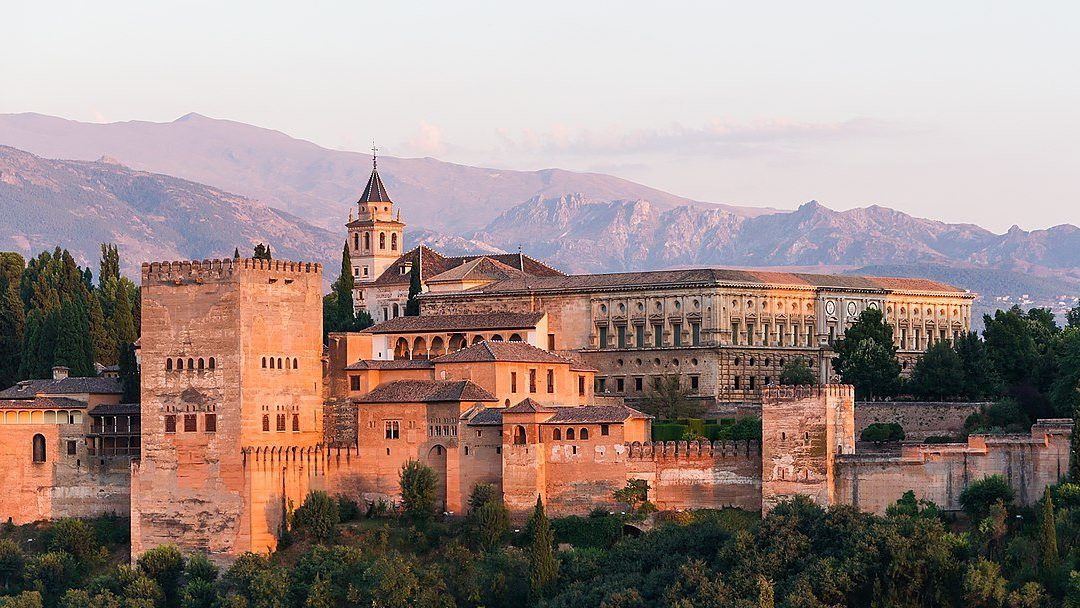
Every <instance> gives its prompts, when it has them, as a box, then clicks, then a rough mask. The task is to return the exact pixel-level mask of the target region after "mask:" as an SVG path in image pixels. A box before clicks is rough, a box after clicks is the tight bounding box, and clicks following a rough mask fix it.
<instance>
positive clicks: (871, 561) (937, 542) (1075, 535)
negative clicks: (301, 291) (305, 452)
mask: <svg viewBox="0 0 1080 608" xmlns="http://www.w3.org/2000/svg"><path fill="white" fill-rule="evenodd" d="M425 468H426V467H424V465H420V464H418V463H410V464H409V465H407V467H405V469H403V471H402V475H401V483H402V490H403V493H405V494H407V495H408V496H410V497H412V498H411V499H410V501H409V502H408V503H407V504H406V507H405V509H403V510H402V511H401V512H395V511H394V510H393V509H390V508H388V506H387V505H386V504H385V503H377V504H375V505H371V506H370V507H369V509H368V513H367V515H366V516H362V515H361V514H360V511H361V509H359V508H358V505H357V504H356V503H355V502H353V501H352V500H349V499H347V498H344V497H337V498H333V497H330V496H327V495H326V494H324V493H321V492H312V493H311V494H309V495H308V498H307V499H306V500H305V501H304V504H302V505H301V506H300V507H299V508H298V509H296V510H295V512H293V514H292V516H291V518H290V524H291V525H290V526H289V527H288V530H287V538H283V539H282V543H281V547H279V550H278V551H277V552H276V553H274V554H272V555H269V556H264V555H256V554H245V555H243V556H241V557H240V558H239V559H237V560H236V561H235V562H234V563H233V564H232V565H230V566H229V567H228V568H227V569H226V570H224V571H219V569H218V568H217V567H216V566H214V565H213V564H212V563H210V562H209V561H208V560H207V559H206V558H205V557H203V556H201V555H186V556H185V555H182V554H181V553H180V552H179V551H178V550H177V549H176V548H174V547H172V546H163V547H158V548H156V549H152V550H150V551H148V552H147V553H145V554H144V555H142V556H140V557H139V558H138V560H137V561H136V563H135V565H134V566H128V565H127V537H126V534H127V521H126V520H122V519H116V518H101V519H97V520H90V521H79V520H61V521H58V522H55V523H52V524H40V525H30V526H22V527H15V526H11V525H8V526H6V527H5V528H4V529H2V530H0V608H76V607H78V608H82V607H88V606H89V607H93V608H344V607H349V606H374V607H380V608H397V607H405V606H418V607H433V608H435V607H437V608H452V607H456V606H461V607H465V606H486V607H491V608H495V607H503V606H505V607H517V606H530V605H531V606H544V607H551V608H555V607H567V608H569V607H579V606H580V607H594V606H601V607H605V608H636V607H645V606H665V607H671V608H691V607H697V606H702V607H709V606H716V607H728V606H730V607H735V608H742V607H745V608H761V607H766V606H769V607H772V606H782V607H792V608H796V607H797V608H803V607H813V608H818V607H820V608H825V607H841V606H852V607H863V606H879V607H882V608H886V607H913V608H915V607H929V606H935V607H937V606H940V607H946V608H947V607H951V606H956V607H960V606H984V607H1002V608H1005V607H1008V608H1039V607H1046V608H1049V607H1050V606H1066V607H1069V608H1080V572H1077V568H1078V565H1080V485H1075V484H1071V483H1063V484H1061V485H1058V486H1056V487H1054V488H1052V489H1050V490H1048V491H1047V493H1046V495H1045V496H1044V497H1043V499H1042V501H1041V502H1040V503H1039V504H1038V505H1037V506H1036V507H1035V508H1018V507H1016V506H1014V504H1013V502H1012V501H1013V496H1012V491H1011V490H1010V488H1009V486H1008V484H1007V483H1006V482H1005V480H1004V479H1002V478H999V477H991V478H987V479H984V480H981V481H977V482H975V483H973V484H972V485H971V486H970V487H969V488H968V490H967V491H965V492H964V493H963V495H962V497H961V503H962V504H963V505H964V506H965V513H964V514H963V515H961V516H959V517H956V516H950V517H947V516H945V515H943V514H942V513H941V511H940V510H939V509H938V508H937V507H936V506H935V505H933V504H932V503H928V502H925V501H917V500H916V499H915V498H914V495H913V494H912V493H911V492H909V493H907V494H906V495H905V496H904V497H903V498H902V499H900V500H899V501H897V503H896V504H895V505H893V506H892V507H890V508H889V510H888V513H887V514H886V515H885V516H884V517H880V516H876V515H871V514H867V513H859V512H858V511H857V510H855V509H854V508H851V507H846V506H837V507H831V508H828V509H822V508H821V507H818V506H816V505H814V504H812V503H811V502H809V501H808V500H806V499H803V498H798V499H796V500H793V501H790V502H785V503H781V504H780V505H779V506H777V507H776V508H774V509H773V510H772V511H770V512H769V514H768V515H767V516H765V517H764V518H760V517H758V515H757V514H752V513H747V512H743V511H738V510H734V509H729V510H722V511H706V510H701V511H688V512H664V513H656V514H654V515H651V516H650V517H648V520H647V521H649V524H645V523H644V522H645V521H646V517H645V515H644V514H645V513H648V512H650V511H653V510H655V507H651V505H649V504H648V503H647V501H644V500H643V497H644V496H645V494H646V492H647V489H648V488H647V485H644V484H643V482H642V483H641V484H639V485H641V487H637V486H634V485H633V484H628V485H627V488H625V489H624V490H620V491H619V492H617V493H616V497H617V499H618V500H625V502H626V504H627V511H626V513H624V514H613V513H608V512H605V511H599V510H598V511H596V512H594V513H592V514H591V515H590V516H588V517H566V518H558V519H553V520H552V519H549V518H548V517H547V515H546V514H545V510H544V505H543V504H542V503H541V502H540V501H539V500H538V501H537V505H536V508H535V509H534V511H533V514H532V516H531V517H530V518H529V519H528V521H527V522H524V523H525V525H524V526H522V527H519V528H516V529H515V528H512V527H511V521H510V517H509V514H508V513H507V512H506V509H505V507H504V506H503V505H502V503H501V501H499V500H498V499H497V493H496V491H495V489H494V488H493V487H491V486H488V485H484V484H480V485H478V486H477V487H476V488H475V489H474V491H473V493H472V495H471V496H470V499H469V513H468V515H467V516H466V517H464V518H456V519H446V520H440V519H437V518H435V517H434V515H433V511H432V509H431V503H430V501H429V500H428V496H429V494H430V488H431V487H432V484H433V479H432V477H433V476H430V475H427V474H426V473H425V471H424V469H425ZM650 507H651V508H650ZM649 525H652V526H653V529H652V530H650V531H648V532H644V533H639V532H637V530H639V529H640V528H643V527H649ZM625 530H631V531H634V532H636V533H635V534H632V535H624V531H625Z"/></svg>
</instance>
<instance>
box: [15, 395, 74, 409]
mask: <svg viewBox="0 0 1080 608" xmlns="http://www.w3.org/2000/svg"><path fill="white" fill-rule="evenodd" d="M84 409H86V402H85V401H79V400H78V399H69V398H67V397H34V398H33V399H0V410H84Z"/></svg>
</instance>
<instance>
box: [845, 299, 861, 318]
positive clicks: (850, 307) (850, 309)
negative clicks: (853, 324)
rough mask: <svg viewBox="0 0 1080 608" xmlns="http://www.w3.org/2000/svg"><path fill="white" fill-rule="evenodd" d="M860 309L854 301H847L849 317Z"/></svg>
mask: <svg viewBox="0 0 1080 608" xmlns="http://www.w3.org/2000/svg"><path fill="white" fill-rule="evenodd" d="M858 310H859V307H858V306H856V305H855V303H854V302H848V303H847V314H848V316H849V317H854V316H855V313H856V312H858Z"/></svg>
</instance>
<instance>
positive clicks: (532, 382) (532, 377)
mask: <svg viewBox="0 0 1080 608" xmlns="http://www.w3.org/2000/svg"><path fill="white" fill-rule="evenodd" d="M529 392H530V393H535V392H536V370H535V369H530V370H529Z"/></svg>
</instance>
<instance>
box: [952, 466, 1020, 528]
mask: <svg viewBox="0 0 1080 608" xmlns="http://www.w3.org/2000/svg"><path fill="white" fill-rule="evenodd" d="M999 500H1000V501H1001V502H1002V503H1004V504H1005V505H1006V506H1008V505H1009V503H1011V502H1012V500H1013V489H1012V488H1011V487H1009V482H1008V481H1006V480H1005V477H1003V476H1001V475H990V476H989V477H984V478H982V479H980V480H978V481H974V482H972V483H971V485H969V486H968V487H967V488H965V489H964V491H963V492H961V493H960V506H962V507H963V508H964V511H965V512H966V513H967V514H968V515H970V516H971V518H972V519H975V520H979V519H982V518H983V517H986V515H987V514H988V513H989V512H990V507H991V506H992V505H993V504H994V503H995V502H997V501H999Z"/></svg>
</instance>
